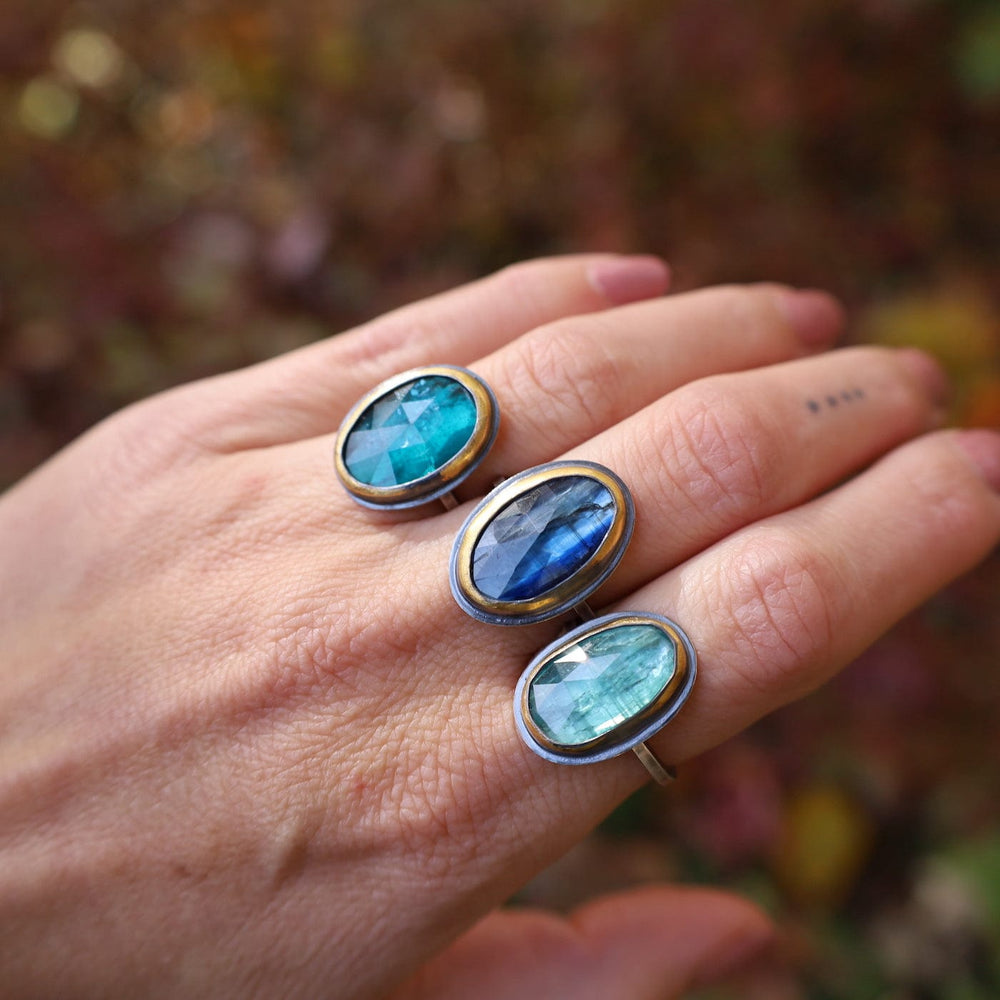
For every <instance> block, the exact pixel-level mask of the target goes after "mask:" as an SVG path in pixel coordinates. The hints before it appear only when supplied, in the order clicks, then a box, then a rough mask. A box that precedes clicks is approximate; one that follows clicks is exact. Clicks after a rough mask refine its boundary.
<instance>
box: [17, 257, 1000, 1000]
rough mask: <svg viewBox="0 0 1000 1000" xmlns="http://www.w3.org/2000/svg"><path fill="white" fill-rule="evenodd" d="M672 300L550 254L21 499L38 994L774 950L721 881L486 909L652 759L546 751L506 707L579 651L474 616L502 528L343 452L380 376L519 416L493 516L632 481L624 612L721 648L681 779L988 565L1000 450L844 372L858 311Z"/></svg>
mask: <svg viewBox="0 0 1000 1000" xmlns="http://www.w3.org/2000/svg"><path fill="white" fill-rule="evenodd" d="M664 280H665V278H664V272H663V271H662V270H661V269H660V268H659V267H658V266H657V265H656V264H654V263H652V262H650V261H648V260H645V261H643V260H639V261H630V260H629V259H618V258H592V257H577V258H564V259H556V260H547V261H538V262H534V263H531V264H527V265H521V266H518V267H515V268H513V269H509V270H508V271H505V272H503V273H501V274H500V275H498V276H495V277H493V278H490V279H486V280H485V281H482V282H479V283H476V284H474V285H470V286H468V287H466V288H463V289H460V290H458V291H455V292H452V293H449V294H447V295H444V296H440V297H438V298H435V299H432V300H428V301H426V302H423V303H419V304H417V305H414V306H412V307H409V308H407V309H404V310H401V311H399V312H397V313H394V314H391V315H389V316H387V317H384V318H382V319H379V320H376V321H374V322H373V323H370V324H368V325H366V326H365V327H362V328H360V329H358V330H355V331H353V332H351V333H348V334H344V335H341V336H339V337H337V338H335V339H333V340H331V341H329V342H327V343H322V344H317V345H314V346H312V347H309V348H306V349H304V350H302V351H299V352H296V353H294V354H291V355H288V356H286V357H283V358H279V359H276V360H275V361H272V362H268V363H266V364H263V365H260V366H257V367H255V368H251V369H248V370H246V371H243V372H238V373H235V374H232V375H227V376H223V377H220V378H216V379H212V380H209V381H206V382H203V383H199V384H195V385H191V386H186V387H183V388H181V389H178V390H174V391H172V392H170V393H166V394H164V395H162V396H159V397H156V398H154V399H151V400H149V401H146V402H144V403H141V404H139V405H137V406H135V407H132V408H130V409H129V410H126V411H124V412H122V413H121V414H119V415H117V416H115V417H113V418H112V419H110V420H108V421H106V422H105V423H104V424H102V425H100V426H99V427H97V428H95V429H94V430H93V431H92V432H91V433H89V434H87V435H86V436H84V437H83V438H82V439H81V440H80V441H78V442H77V443H76V444H74V445H73V446H71V447H70V448H69V449H67V450H66V451H65V452H64V453H62V454H61V455H60V456H58V457H57V458H55V459H54V460H53V461H51V462H50V463H49V464H47V465H46V466H44V467H43V468H42V469H40V470H38V471H37V472H36V473H35V474H34V475H33V476H31V477H29V478H28V479H27V480H26V481H24V482H23V483H22V484H20V485H19V486H18V487H16V488H15V489H14V490H12V491H11V492H10V493H9V494H8V495H7V496H6V497H5V498H3V500H2V501H0V552H2V553H3V562H2V566H0V595H2V599H0V605H2V606H0V622H2V626H3V634H4V636H5V651H6V655H5V657H4V663H3V665H2V667H0V670H2V684H0V970H2V976H3V982H4V983H5V989H6V990H7V991H9V993H10V995H12V996H18V997H23V996H59V997H61V998H62V997H78V996H79V997H88V996H108V995H114V996H132V995H137V996H139V995H141V996H143V997H151V998H152V997H175V996H184V997H190V996H212V997H227V996H234V997H235V996H239V997H244V998H245V997H253V996H261V997H264V996H266V997H277V996H280V997H287V998H297V997H316V996H332V997H345V998H362V997H364V998H368V997H376V996H385V995H388V994H390V993H392V992H393V991H396V992H395V994H394V995H396V996H398V997H399V998H411V1000H412V998H417V997H432V996H433V997H435V998H445V997H465V996H468V995H471V994H474V995H476V996H477V997H481V998H483V1000H499V998H505V997H523V996H526V995H539V996H545V997H547V998H554V1000H558V998H559V997H574V998H580V1000H585V998H588V997H601V998H607V997H611V996H614V997H616V998H618V997H621V998H623V1000H627V998H632V997H636V998H638V997H647V996H653V995H656V996H662V995H676V994H677V993H679V992H680V991H681V990H683V989H684V988H685V987H686V986H688V985H690V984H691V983H693V982H694V981H696V980H698V979H702V980H704V979H706V978H708V977H711V976H712V975H713V974H721V973H723V972H724V971H725V967H726V965H727V963H728V964H730V965H731V964H732V963H733V962H736V961H738V960H739V959H740V958H741V957H742V956H743V955H745V954H746V953H748V952H749V951H752V950H753V949H754V948H756V947H758V946H759V945H760V944H761V943H762V942H763V941H765V940H766V938H767V936H768V933H769V931H768V924H767V921H766V919H765V918H764V917H763V916H762V915H761V914H759V913H758V912H757V911H756V910H755V909H753V908H752V907H751V906H749V904H746V903H743V902H740V901H739V900H736V899H735V898H732V897H729V896H726V895H723V894H719V893H710V892H707V891H701V890H680V889H670V888H652V889H644V890H640V891H638V892H636V893H633V894H629V895H626V896H620V897H615V898H613V899H609V900H605V901H599V902H596V903H594V904H591V905H590V906H589V907H588V908H586V909H585V911H584V912H582V913H580V914H577V915H576V916H575V917H574V918H573V919H572V920H571V921H563V920H560V919H557V918H555V917H552V916H547V915H543V914H537V913H518V912H514V913H510V912H501V913H498V914H494V915H492V916H486V915H487V914H488V913H489V912H490V911H491V910H492V909H493V908H494V907H495V906H496V905H497V904H498V903H500V902H501V901H503V900H504V899H505V898H507V897H508V896H509V895H510V894H511V893H512V892H513V891H514V890H516V888H517V887H518V886H520V885H521V884H523V883H524V882H525V881H526V880H527V879H528V878H530V877H531V875H532V874H534V873H535V872H537V871H538V870H540V869H541V868H542V867H543V866H545V865H546V864H548V863H549V862H550V861H552V860H553V859H554V858H556V857H558V856H559V855H560V854H561V853H563V852H564V851H565V850H566V849H567V848H568V847H569V846H571V845H572V844H573V843H574V842H576V841H577V840H579V839H580V838H581V837H582V836H584V834H585V833H586V832H587V831H588V830H589V829H590V828H591V827H592V826H593V825H594V824H595V823H596V822H598V821H599V820H600V819H601V818H602V817H603V816H604V815H606V814H607V813H608V812H609V810H611V809H612V808H613V807H614V806H615V805H616V804H617V803H618V802H620V801H621V800H622V799H623V798H624V797H625V796H627V795H628V794H629V793H630V792H632V791H633V790H634V789H636V788H637V787H638V786H639V785H640V783H641V782H642V781H643V780H644V779H645V774H644V772H643V771H642V768H641V767H640V766H639V765H638V763H637V762H636V761H635V759H634V758H632V757H631V756H630V755H626V756H625V757H622V758H619V759H616V760H613V761H609V762H606V763H603V764H599V765H593V766H588V767H579V768H568V767H559V766H556V765H553V764H551V763H548V762H546V761H543V760H541V759H539V758H537V757H535V756H534V755H533V754H532V753H531V752H530V751H528V750H527V749H526V748H525V747H524V746H523V745H522V744H521V742H520V740H519V739H518V737H517V735H516V733H515V730H514V727H513V724H512V720H511V707H510V702H511V694H512V690H513V686H514V682H515V681H516V679H517V677H518V675H519V674H520V672H521V670H522V669H523V667H524V665H525V664H526V662H527V661H528V660H529V659H530V658H531V656H532V655H533V654H534V653H535V652H536V651H537V650H538V649H539V648H541V647H542V646H543V645H545V644H546V643H547V642H548V641H549V640H551V639H552V638H553V637H554V635H555V634H556V630H557V626H555V625H553V624H551V623H550V624H544V625H536V626H530V627H526V628H523V629H516V630H512V629H502V628H496V627H491V626H488V625H483V624H480V623H478V622H476V621H473V620H472V619H470V618H468V617H467V616H466V615H464V614H463V613H462V612H461V611H460V610H459V609H458V607H457V606H456V605H455V603H454V601H453V600H452V598H451V595H450V594H449V591H448V573H447V567H448V559H449V553H450V549H451V544H452V541H453V539H454V537H455V535H456V533H457V531H458V529H459V527H460V525H461V524H462V521H463V518H464V517H465V515H466V513H467V512H468V509H469V508H468V503H466V504H464V505H463V506H461V507H460V508H459V509H457V510H452V511H450V512H447V513H442V512H439V511H435V512H432V513H429V514H428V513H427V512H426V511H423V512H417V513H413V512H411V513H408V514H391V513H384V512H372V511H367V510H364V509H362V508H360V507H358V506H356V505H355V504H354V503H353V502H352V501H351V500H350V499H349V498H348V497H347V496H346V495H345V494H344V493H343V492H342V491H341V490H340V489H339V487H338V486H337V484H336V482H335V480H334V478H333V474H332V471H331V468H330V455H331V448H332V441H333V434H334V432H335V430H336V428H337V425H338V423H339V421H340V419H341V418H342V417H343V415H344V414H345V413H346V412H347V410H348V409H349V407H350V406H351V405H352V404H353V402H354V401H355V400H356V399H357V398H358V397H359V396H360V395H361V394H362V393H363V392H365V391H366V390H368V389H370V388H371V387H372V386H374V385H375V384H376V383H378V382H379V381H380V380H382V379H383V378H385V377H387V376H389V375H391V374H394V373H396V372H399V371H403V370H405V369H408V368H410V367H413V366H415V365H418V364H425V363H454V364H464V365H468V366H469V367H471V368H472V369H474V370H475V371H476V372H478V373H479V374H481V375H482V376H483V377H484V378H485V379H486V380H487V382H488V383H489V384H490V385H491V386H492V387H493V388H494V390H495V392H496V394H497V396H498V398H499V401H500V406H501V411H502V414H503V416H502V427H501V434H500V437H499V439H498V441H497V445H496V447H495V448H494V450H493V452H492V453H491V454H490V456H489V457H488V459H487V460H486V462H485V463H484V468H483V469H482V470H481V471H480V472H478V473H477V474H476V475H475V477H474V478H473V479H471V480H470V481H469V482H467V483H466V484H464V485H463V487H462V488H461V489H460V491H459V492H460V499H462V500H464V501H470V500H472V499H474V498H475V497H476V496H477V495H481V494H482V493H483V492H484V491H485V490H486V489H487V488H488V485H489V483H490V481H491V480H492V479H494V478H496V477H497V476H498V475H502V474H509V473H513V472H517V471H520V470H522V469H525V468H527V467H529V466H532V465H535V464H537V463H541V462H545V461H549V460H552V459H555V458H558V457H574V458H584V459H589V460H594V461H598V462H601V463H603V464H605V465H607V466H609V467H611V468H612V469H614V470H616V471H617V472H618V473H619V474H620V475H621V476H622V477H623V478H624V479H625V481H626V482H627V483H628V484H629V486H630V487H631V489H632V492H633V494H634V497H635V501H636V509H637V527H636V534H635V538H634V540H633V543H632V545H631V547H630V549H629V551H628V553H627V554H626V556H625V558H624V560H623V562H622V564H621V566H620V567H619V568H618V570H617V571H616V573H615V574H614V576H613V577H612V578H611V580H610V581H609V582H608V583H607V584H605V585H604V587H603V588H602V589H601V591H600V592H599V593H598V595H597V596H596V597H595V598H593V599H592V601H591V603H592V604H594V605H595V606H598V607H601V608H602V609H608V610H611V609H615V608H620V609H628V610H637V609H643V610H651V611H656V612H660V613H665V614H668V615H669V616H670V617H671V618H674V619H676V620H677V621H679V622H680V623H681V624H682V625H683V626H684V627H685V629H686V630H687V631H688V633H689V634H690V636H691V638H692V640H693V641H694V644H695V646H696V648H697V649H698V652H699V658H700V673H699V679H698V683H697V685H696V687H695V689H694V692H693V694H692V696H691V698H690V701H689V702H688V704H687V706H686V707H685V709H684V710H683V712H682V713H681V715H680V716H679V717H678V718H677V719H676V720H675V721H674V722H672V723H671V724H670V725H669V726H668V727H667V728H666V729H665V730H664V731H663V732H662V733H661V734H659V735H658V736H657V737H656V738H655V739H654V740H653V741H652V744H651V745H652V746H653V748H654V749H655V751H656V752H657V754H658V756H659V757H660V758H661V759H662V760H666V761H670V762H681V761H683V760H685V759H686V758H689V757H691V756H693V755H695V754H697V753H699V752H701V751H702V750H705V749H706V748H708V747H711V746H713V745H715V744H717V743H719V742H720V741H722V740H724V739H726V738H727V737H729V736H731V735H732V734H734V733H736V732H737V731H739V730H740V729H742V728H743V727H745V726H746V725H748V724H749V723H750V722H752V721H753V720H755V719H757V718H758V717H760V716H761V715H763V714H765V713H767V712H768V711H770V710H772V709H774V708H776V707H777V706H779V705H781V704H784V703H785V702H787V701H789V700H792V699H794V698H796V697H798V696H800V695H802V694H804V693H805V692H807V691H809V690H811V689H813V688H814V687H816V686H817V685H819V684H820V683H822V682H823V681H824V680H825V679H826V678H827V677H829V676H830V675H831V674H832V673H833V672H834V671H835V670H836V669H837V668H838V667H840V666H841V665H843V664H844V663H846V662H847V661H849V660H850V659H851V658H852V657H853V656H855V655H856V654H857V653H858V652H859V651H860V650H861V649H863V648H864V647H865V646H866V645H868V644H869V643H870V642H871V641H873V640H874V639H875V638H876V637H877V636H878V635H879V634H880V633H882V632H883V631H884V630H885V629H886V628H888V627H889V625H890V624H891V623H892V622H893V621H895V620H896V619H897V618H899V617H900V616H901V615H903V614H904V613H905V612H906V611H908V610H909V609H910V608H912V607H913V606H915V605H916V604H918V603H919V602H921V601H922V600H924V599H925V598H926V597H927V596H929V595H930V594H932V593H933V592H934V591H935V590H937V589H938V588H940V587H941V586H942V585H944V584H945V583H946V582H948V581H949V580H950V579H952V578H953V577H955V576H956V575H958V574H960V573H962V572H964V571H965V570H967V569H968V568H970V567H971V566H972V565H974V564H975V563H976V562H977V561H978V560H979V559H981V558H982V557H983V556H984V555H985V554H986V553H987V552H988V551H989V550H990V548H991V547H992V546H993V545H994V544H995V543H996V541H997V539H998V537H1000V496H998V495H997V490H998V489H1000V439H998V438H997V437H996V436H994V435H992V434H989V433H987V432H966V433H957V432H946V431H934V432H932V431H933V429H934V428H935V427H937V426H938V424H939V423H940V421H941V406H940V402H941V393H942V385H941V379H942V376H941V375H940V373H939V371H938V369H937V368H936V366H935V365H934V363H933V362H932V361H931V360H930V359H928V358H927V357H926V356H924V355H922V354H919V353H917V352H909V351H898V352H892V351H887V350H880V349H874V348H856V349H850V350H843V351H837V352H834V353H830V354H822V353H819V352H820V351H822V349H824V348H825V347H827V346H828V345H829V344H830V343H831V341H832V340H833V339H834V337H835V335H836V333H837V330H838V327H839V324H840V316H839V311H838V309H837V307H836V306H835V305H834V304H833V303H832V302H831V301H830V300H829V299H827V298H826V297H825V296H822V295H820V294H819V293H801V294H799V293H791V292H788V291H787V290H783V289H781V288H778V287H777V286H756V287H746V288H714V289H707V290H704V291H700V292H695V293H691V294H685V295H679V296H676V297H672V298H662V299H659V298H657V299H653V298H650V296H653V295H656V294H658V293H659V292H660V291H662V287H663V283H664ZM633 300H643V301H633ZM621 303H629V304H621ZM842 394H846V397H844V396H842ZM847 397H849V398H847ZM828 400H829V402H828ZM811 403H812V404H815V406H811V405H810V404H811ZM838 484H839V485H838ZM484 917H485V919H484V920H482V921H481V922H480V923H478V924H477V923H476V922H477V921H480V919H481V918H484ZM474 924H475V925H476V926H475V927H473V925H474ZM470 927H473V929H472V930H471V931H470V930H469V928H470Z"/></svg>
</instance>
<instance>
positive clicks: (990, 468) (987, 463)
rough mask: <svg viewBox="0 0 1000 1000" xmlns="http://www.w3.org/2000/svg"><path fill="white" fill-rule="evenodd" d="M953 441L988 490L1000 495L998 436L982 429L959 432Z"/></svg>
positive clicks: (999, 441)
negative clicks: (988, 487) (969, 461)
mask: <svg viewBox="0 0 1000 1000" xmlns="http://www.w3.org/2000/svg"><path fill="white" fill-rule="evenodd" d="M955 440H956V441H957V443H958V446H959V447H960V448H961V449H962V451H964V452H965V454H966V455H967V456H968V457H969V458H970V459H971V461H972V464H973V465H974V466H975V467H976V468H977V469H978V470H979V474H980V475H981V476H982V477H983V479H985V480H986V483H987V484H988V485H989V486H990V488H991V489H993V490H995V491H996V492H997V493H1000V434H998V433H997V432H996V431H988V430H983V429H977V430H968V431H959V432H958V433H957V434H956V435H955Z"/></svg>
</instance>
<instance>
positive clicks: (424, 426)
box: [344, 375, 476, 487]
mask: <svg viewBox="0 0 1000 1000" xmlns="http://www.w3.org/2000/svg"><path fill="white" fill-rule="evenodd" d="M475 426H476V403H475V400H474V399H473V398H472V394H471V393H470V392H469V391H468V390H467V389H466V388H465V387H464V386H463V385H462V384H461V383H460V382H458V381H457V380H456V379H453V378H449V377H447V376H445V375H424V376H422V377H421V378H417V379H414V380H413V381H412V382H405V383H404V384H403V385H401V386H398V387H397V388H396V389H393V390H392V391H391V392H388V393H386V394H385V395H384V396H381V397H380V398H379V399H377V400H375V402H374V403H372V404H371V405H370V406H369V407H368V408H367V409H366V410H365V411H364V412H363V413H362V414H361V416H360V417H359V418H358V420H357V422H356V423H355V424H354V426H353V427H352V428H351V430H350V432H349V434H348V435H347V441H346V443H345V446H344V464H345V465H346V466H347V469H348V471H349V472H350V473H351V475H352V476H354V478H355V479H357V480H360V481H361V482H362V483H366V484H367V485H368V486H375V487H385V486H400V485H402V484H403V483H412V482H413V481H414V480H417V479H423V478H424V477H425V476H429V475H431V474H432V473H434V472H436V471H437V470H438V469H440V468H441V467H442V466H444V465H445V464H447V463H448V462H449V461H450V460H451V459H453V458H454V457H455V456H456V455H457V454H458V453H459V452H460V451H461V450H462V448H464V447H465V445H466V444H468V442H469V439H470V438H471V437H472V432H473V430H474V429H475Z"/></svg>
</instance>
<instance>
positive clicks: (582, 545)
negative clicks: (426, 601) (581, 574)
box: [472, 476, 617, 601]
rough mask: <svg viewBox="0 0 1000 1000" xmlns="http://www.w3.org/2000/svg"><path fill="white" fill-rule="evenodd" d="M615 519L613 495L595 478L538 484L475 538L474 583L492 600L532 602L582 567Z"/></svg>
mask: <svg viewBox="0 0 1000 1000" xmlns="http://www.w3.org/2000/svg"><path fill="white" fill-rule="evenodd" d="M616 515H617V507H616V504H615V498H614V496H613V495H612V493H611V490H609V489H608V488H607V487H606V486H605V485H604V484H603V483H599V482H598V481H597V480H596V479H591V478H589V477H587V476H563V477H561V478H559V479H551V480H548V481H547V482H544V483H540V484H539V485H538V486H535V487H533V488H532V489H530V490H527V491H525V492H524V493H522V494H521V496H519V497H517V498H516V499H515V500H512V501H511V502H510V503H509V504H507V506H506V507H504V508H503V509H502V510H501V511H500V512H499V513H498V514H497V515H496V517H494V518H493V520H492V521H491V522H490V523H489V525H487V527H486V529H485V530H484V531H483V533H482V534H481V535H480V536H479V539H478V541H477V542H476V546H475V549H474V551H473V555H472V580H473V582H474V583H475V585H476V587H477V588H478V590H479V591H480V593H482V594H485V595H486V596H487V597H489V598H492V599H493V600H497V601H522V600H531V599H533V598H536V597H538V596H539V595H541V594H544V593H546V592H547V591H549V590H552V589H553V588H554V587H557V586H559V584H561V583H563V582H565V581H566V580H568V579H569V578H570V577H571V576H573V574H574V573H576V572H577V571H578V570H579V569H581V568H582V567H583V566H584V565H586V563H587V562H588V561H589V559H590V558H591V556H593V555H594V553H595V552H596V551H597V550H598V549H599V548H600V546H601V543H602V542H603V541H604V539H605V538H606V537H607V534H608V532H609V531H610V530H611V526H612V525H613V524H614V521H615V517H616Z"/></svg>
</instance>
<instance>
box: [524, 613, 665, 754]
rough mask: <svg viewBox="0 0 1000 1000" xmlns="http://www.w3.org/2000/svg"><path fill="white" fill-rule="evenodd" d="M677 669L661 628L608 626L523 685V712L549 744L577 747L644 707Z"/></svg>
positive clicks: (560, 655)
mask: <svg viewBox="0 0 1000 1000" xmlns="http://www.w3.org/2000/svg"><path fill="white" fill-rule="evenodd" d="M676 669H677V647H676V645H675V644H674V640H673V639H672V638H671V637H670V636H669V635H668V634H667V633H666V632H665V631H664V630H663V629H661V628H657V627H656V626H655V625H645V624H639V625H637V624H631V625H617V626H611V627H609V628H606V629H603V630H602V631H600V632H595V633H593V634H592V635H589V636H585V637H584V638H582V639H580V640H579V641H577V642H575V643H573V644H572V645H570V646H566V647H563V649H561V650H560V651H559V652H558V653H556V654H555V655H554V656H552V657H550V658H549V659H548V660H546V661H545V662H544V663H542V664H541V665H540V666H539V667H538V669H537V670H536V671H535V674H534V676H533V677H532V679H531V681H530V682H529V686H528V712H529V713H530V715H531V720H532V722H533V723H534V724H535V726H536V727H537V728H538V729H539V730H540V731H541V732H542V733H544V734H545V736H546V737H547V738H548V739H549V740H551V741H552V742H553V743H556V744H559V745H560V746H567V747H573V746H580V745H582V744H584V743H588V742H590V741H591V740H593V739H596V738H597V737H599V736H603V735H604V734H605V733H607V732H609V731H610V730H612V729H614V728H615V727H616V726H618V725H621V723H623V722H626V721H627V720H629V719H632V718H634V717H635V716H636V715H638V714H639V713H640V712H642V711H643V710H644V709H646V708H648V707H649V706H650V705H651V704H652V703H653V702H654V701H656V699H657V698H658V697H659V695H660V694H661V693H662V691H663V690H664V688H665V687H666V686H667V685H668V684H669V683H670V681H671V680H672V679H673V676H674V672H675V671H676Z"/></svg>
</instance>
